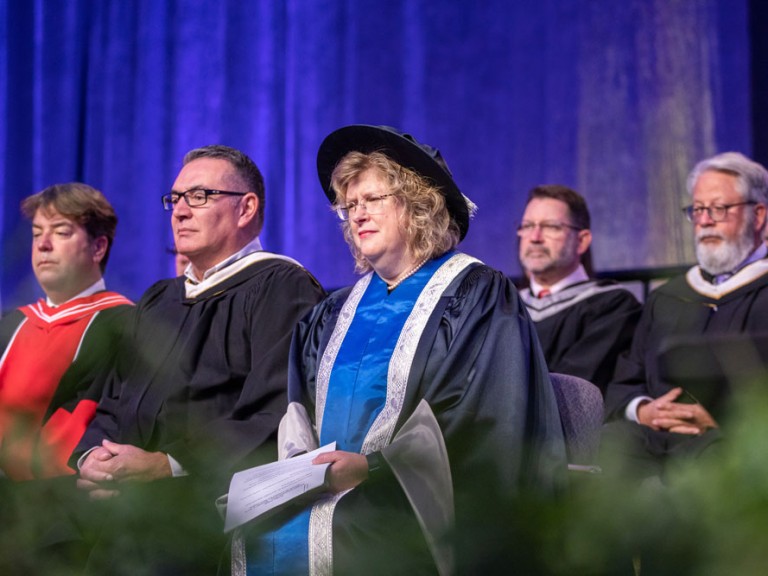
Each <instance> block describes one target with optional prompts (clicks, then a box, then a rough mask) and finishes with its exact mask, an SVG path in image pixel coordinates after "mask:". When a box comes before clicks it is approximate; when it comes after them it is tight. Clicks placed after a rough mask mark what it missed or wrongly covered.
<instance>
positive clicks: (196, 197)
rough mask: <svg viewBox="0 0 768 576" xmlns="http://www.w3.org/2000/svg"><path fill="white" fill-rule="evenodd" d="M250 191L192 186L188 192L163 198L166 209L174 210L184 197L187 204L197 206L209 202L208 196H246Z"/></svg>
mask: <svg viewBox="0 0 768 576" xmlns="http://www.w3.org/2000/svg"><path fill="white" fill-rule="evenodd" d="M246 194H248V192H227V191H226V190H208V189H206V188H192V189H191V190H187V191H186V192H171V193H170V194H165V195H163V197H162V198H161V200H162V201H163V209H164V210H169V211H170V210H173V207H174V206H176V204H178V203H179V200H181V199H182V198H184V201H185V202H186V203H187V206H189V207H190V208H195V207H197V206H203V205H204V204H205V203H206V202H208V196H245V195H246Z"/></svg>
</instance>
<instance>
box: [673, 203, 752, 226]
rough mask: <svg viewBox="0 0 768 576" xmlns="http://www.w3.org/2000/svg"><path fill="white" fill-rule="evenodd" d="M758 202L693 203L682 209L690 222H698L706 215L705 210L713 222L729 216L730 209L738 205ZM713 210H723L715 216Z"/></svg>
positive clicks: (723, 219) (721, 220)
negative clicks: (705, 204) (708, 204)
mask: <svg viewBox="0 0 768 576" xmlns="http://www.w3.org/2000/svg"><path fill="white" fill-rule="evenodd" d="M756 204H759V202H757V201H756V200H746V201H744V202H735V203H733V204H712V205H711V206H694V205H693V204H691V205H689V206H684V207H683V209H682V210H683V214H685V217H686V218H687V219H688V222H691V223H692V224H696V222H697V221H698V220H699V219H701V217H702V216H703V215H704V212H706V213H707V216H709V219H710V220H712V222H723V221H725V219H726V218H728V210H730V209H731V208H735V207H736V206H748V205H752V206H754V205H756ZM713 210H716V211H717V212H718V213H719V212H720V211H722V215H720V216H718V217H717V218H715V215H714V213H713V212H712V211H713ZM696 212H698V216H696Z"/></svg>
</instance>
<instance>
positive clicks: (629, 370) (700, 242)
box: [604, 152, 768, 475]
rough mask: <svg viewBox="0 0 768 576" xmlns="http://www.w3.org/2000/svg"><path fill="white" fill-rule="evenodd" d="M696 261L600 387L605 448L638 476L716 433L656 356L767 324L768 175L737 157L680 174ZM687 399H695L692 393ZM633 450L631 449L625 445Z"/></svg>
mask: <svg viewBox="0 0 768 576" xmlns="http://www.w3.org/2000/svg"><path fill="white" fill-rule="evenodd" d="M688 190H689V192H690V193H691V194H692V198H693V204H692V205H690V206H688V207H687V208H685V213H686V216H687V217H688V219H689V220H690V221H691V222H692V223H693V225H694V231H695V235H696V257H697V260H698V262H699V264H698V265H697V266H694V267H693V268H691V269H690V270H689V271H688V272H687V273H686V274H685V275H684V276H682V277H679V278H675V279H673V280H671V281H670V282H668V283H667V284H665V285H663V286H662V287H661V288H659V289H657V290H656V291H654V292H653V293H652V294H651V295H650V297H649V299H648V301H647V303H646V305H645V308H644V311H643V316H642V318H641V320H640V324H639V326H638V328H637V331H636V334H635V338H634V341H633V344H632V349H631V351H630V353H629V354H628V355H627V356H626V357H623V358H621V359H620V360H619V363H618V365H617V369H616V375H615V378H614V380H613V382H611V384H610V385H609V386H608V389H607V394H606V414H607V418H608V419H609V420H614V423H613V424H610V425H609V426H608V427H607V428H606V431H605V434H604V443H607V446H608V447H609V448H610V449H611V450H615V449H616V442H618V441H619V439H621V441H622V442H630V444H629V445H628V446H629V447H627V446H624V447H623V448H622V449H623V450H629V452H630V453H631V454H632V455H633V456H634V457H635V459H634V460H633V461H634V463H635V464H638V465H639V466H640V468H638V469H637V472H638V473H639V474H641V475H655V474H659V473H661V472H662V471H663V462H664V461H665V459H666V458H667V457H668V456H669V455H672V454H689V455H694V456H695V455H697V454H699V453H700V452H701V451H702V450H703V449H705V448H706V447H708V446H709V445H711V443H712V442H713V441H714V440H715V439H717V437H718V423H717V422H716V421H715V419H714V418H713V416H712V414H711V413H710V411H709V410H708V409H707V408H706V407H704V406H702V405H701V404H699V403H695V402H692V403H688V402H687V401H686V402H683V401H682V400H683V399H682V398H681V397H680V396H681V394H684V391H683V389H682V388H680V387H677V388H673V387H672V386H671V385H670V384H669V383H667V382H665V381H664V380H663V378H662V376H661V374H660V372H659V362H658V354H659V352H660V351H661V350H662V349H663V348H664V346H665V345H666V343H668V342H670V341H671V340H673V339H675V338H678V339H679V338H681V337H694V336H696V337H698V336H701V337H702V341H705V339H706V338H707V337H709V336H714V337H722V336H726V335H741V336H749V335H753V334H756V333H758V332H764V331H765V329H766V324H765V319H766V317H768V316H766V314H768V260H767V259H766V247H765V245H764V243H763V234H764V231H765V224H766V202H767V201H768V172H766V170H765V168H763V167H762V166H760V165H759V164H757V163H755V162H752V161H751V160H749V159H748V158H746V157H744V156H743V155H741V154H738V153H733V152H730V153H724V154H720V155H717V156H714V157H712V158H709V159H706V160H703V161H702V162H700V163H699V164H698V165H697V166H696V167H695V168H694V169H693V171H692V172H691V174H690V176H689V177H688ZM690 400H695V398H692V399H690ZM632 446H634V448H632Z"/></svg>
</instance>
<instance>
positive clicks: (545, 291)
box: [537, 288, 552, 298]
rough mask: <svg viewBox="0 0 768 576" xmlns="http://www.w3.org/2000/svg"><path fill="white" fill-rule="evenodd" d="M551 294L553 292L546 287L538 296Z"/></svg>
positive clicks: (542, 296)
mask: <svg viewBox="0 0 768 576" xmlns="http://www.w3.org/2000/svg"><path fill="white" fill-rule="evenodd" d="M550 294H552V292H551V291H550V290H549V288H544V290H542V291H541V292H539V295H538V296H537V298H544V297H545V296H549V295H550Z"/></svg>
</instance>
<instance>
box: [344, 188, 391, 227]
mask: <svg viewBox="0 0 768 576" xmlns="http://www.w3.org/2000/svg"><path fill="white" fill-rule="evenodd" d="M390 196H394V194H382V195H381V196H370V197H368V198H366V199H365V200H361V201H357V202H350V203H349V204H345V205H344V206H338V205H337V206H336V214H338V215H339V218H341V219H342V220H344V221H347V220H349V215H350V214H352V215H353V216H354V215H355V211H356V210H357V209H358V208H363V209H364V210H365V211H366V212H367V213H368V214H381V213H382V211H383V210H384V199H385V198H389V197H390Z"/></svg>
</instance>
